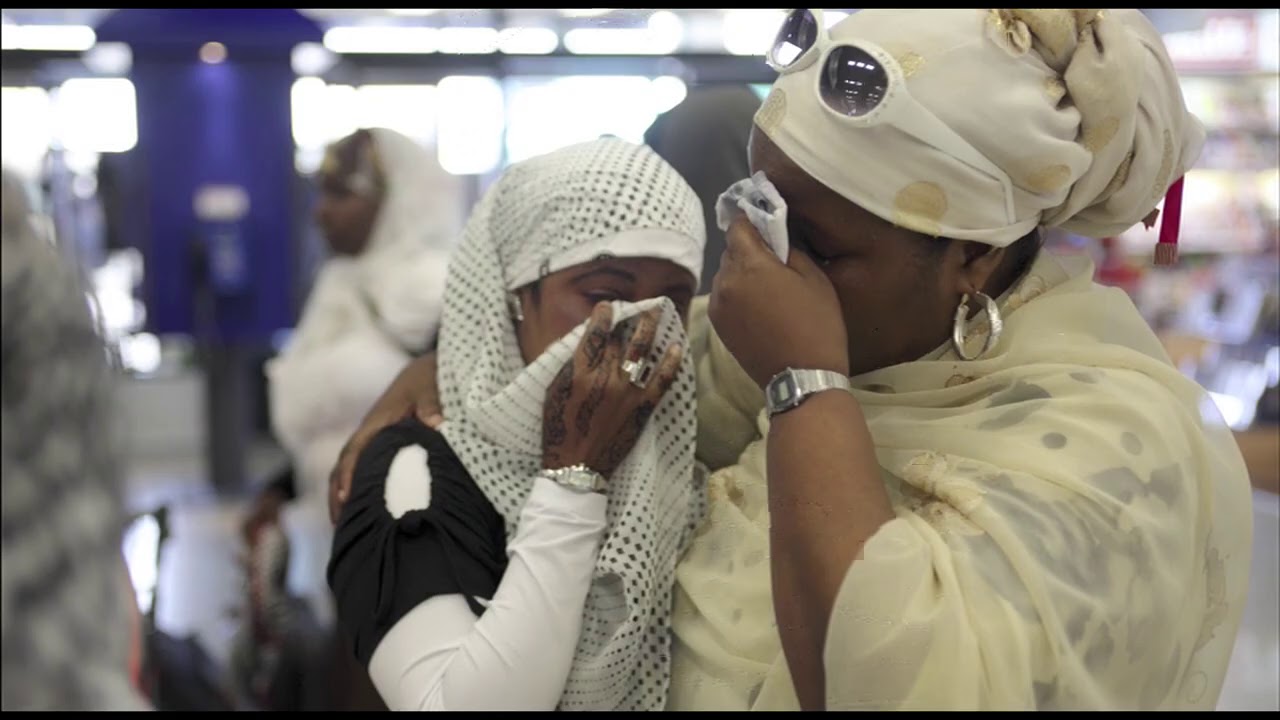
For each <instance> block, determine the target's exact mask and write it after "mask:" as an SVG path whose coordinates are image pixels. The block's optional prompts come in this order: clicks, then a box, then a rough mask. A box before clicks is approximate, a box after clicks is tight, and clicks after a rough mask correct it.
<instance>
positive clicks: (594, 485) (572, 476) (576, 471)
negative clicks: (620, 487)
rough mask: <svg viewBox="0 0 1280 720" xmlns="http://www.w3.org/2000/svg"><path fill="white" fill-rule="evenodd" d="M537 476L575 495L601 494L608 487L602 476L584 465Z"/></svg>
mask: <svg viewBox="0 0 1280 720" xmlns="http://www.w3.org/2000/svg"><path fill="white" fill-rule="evenodd" d="M538 475H539V477H544V478H546V479H548V480H551V481H552V482H554V483H556V484H558V485H560V486H561V487H565V488H568V489H570V490H572V491H574V492H577V493H589V492H596V493H602V492H604V491H605V488H606V487H608V483H607V482H606V481H605V479H604V476H603V475H601V474H600V473H598V472H596V471H595V470H592V469H591V468H589V467H587V466H586V465H570V466H569V467H564V468H556V469H554V470H550V469H548V470H543V471H542V472H541V473H539V474H538Z"/></svg>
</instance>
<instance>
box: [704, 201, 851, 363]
mask: <svg viewBox="0 0 1280 720" xmlns="http://www.w3.org/2000/svg"><path fill="white" fill-rule="evenodd" d="M725 245H726V247H725V251H724V254H723V255H722V256H721V259H720V271H719V272H718V273H716V277H715V281H714V282H713V283H712V286H711V302H710V303H709V305H708V307H707V314H708V316H709V317H710V318H711V324H712V326H714V327H715V329H716V334H718V335H719V336H720V339H721V340H722V341H723V342H724V344H725V347H727V348H728V349H729V352H731V353H733V356H734V358H735V359H736V360H737V361H738V364H739V365H741V366H742V368H743V369H744V370H746V371H747V374H748V375H750V376H751V379H753V380H755V381H756V384H758V385H759V386H760V387H761V388H763V387H765V386H766V385H767V384H768V383H769V380H771V379H772V378H773V376H774V375H777V374H778V373H779V372H782V371H783V370H785V369H786V368H788V367H791V368H796V369H806V370H833V371H835V372H838V373H841V374H843V375H848V374H849V348H848V341H847V339H846V337H847V332H846V330H845V325H844V315H843V313H842V312H841V310H840V302H839V300H838V298H837V297H836V291H835V288H834V287H833V286H832V285H831V281H830V280H829V279H828V278H827V276H826V274H825V273H824V272H823V271H822V269H821V268H819V267H818V265H817V264H816V263H814V261H813V260H812V259H811V258H810V257H809V256H808V255H806V254H804V253H803V252H800V251H798V250H796V249H794V248H793V249H792V251H791V252H790V253H789V257H788V260H787V262H786V264H783V263H782V262H781V261H779V260H778V257H777V256H776V255H774V254H773V252H772V251H770V250H769V248H768V246H767V245H766V244H765V242H764V239H763V238H761V237H760V233H759V232H758V231H757V230H756V229H755V227H754V226H753V225H752V224H751V222H750V221H748V220H747V219H746V218H745V217H743V216H739V217H738V218H737V219H736V220H734V221H733V224H732V225H730V226H729V231H728V232H727V233H726V235H725Z"/></svg>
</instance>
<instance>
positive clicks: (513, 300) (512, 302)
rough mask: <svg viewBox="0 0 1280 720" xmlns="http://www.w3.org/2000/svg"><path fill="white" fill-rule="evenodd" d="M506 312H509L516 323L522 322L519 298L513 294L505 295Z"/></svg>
mask: <svg viewBox="0 0 1280 720" xmlns="http://www.w3.org/2000/svg"><path fill="white" fill-rule="evenodd" d="M507 310H509V311H510V312H511V317H512V318H514V319H515V321H516V322H524V306H522V305H521V304H520V298H519V297H518V296H517V295H516V294H515V293H507Z"/></svg>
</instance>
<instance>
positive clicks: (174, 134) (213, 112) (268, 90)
mask: <svg viewBox="0 0 1280 720" xmlns="http://www.w3.org/2000/svg"><path fill="white" fill-rule="evenodd" d="M97 34H98V39H99V40H100V41H102V42H125V43H128V44H129V45H130V46H131V48H132V51H133V70H132V80H133V83H134V87H135V89H136V92H137V98H138V146H137V152H138V153H139V154H140V155H141V157H140V160H141V162H140V168H141V170H142V171H143V173H144V175H145V177H144V180H143V185H144V187H145V188H146V192H145V196H146V200H145V208H144V209H143V215H144V217H145V220H146V222H145V223H144V227H145V228H146V233H145V237H144V238H143V239H142V241H141V243H140V247H141V250H142V252H143V256H144V257H145V259H146V266H145V267H146V282H145V300H146V305H147V318H148V326H149V327H150V329H151V330H152V331H153V332H157V333H182V334H192V335H195V336H196V337H197V338H198V340H199V341H200V344H201V347H202V350H203V353H202V354H203V356H204V357H203V359H204V362H205V369H206V371H207V373H208V375H209V387H208V395H207V398H206V400H207V405H208V411H209V414H208V417H209V436H210V441H209V448H208V449H209V466H210V468H209V469H210V474H211V476H212V479H213V482H214V484H215V486H217V487H218V488H219V489H222V490H234V489H236V488H238V487H240V486H241V485H242V483H243V482H244V481H245V477H244V461H243V456H244V454H245V450H246V446H247V443H246V442H245V440H246V437H247V431H248V430H249V427H250V425H251V423H252V415H251V403H250V398H249V388H250V387H251V382H250V381H251V377H250V375H249V372H251V369H250V365H249V363H250V353H251V351H252V350H253V349H254V348H261V347H264V346H265V345H266V343H267V341H268V340H269V338H270V337H271V335H272V334H273V333H274V332H275V331H277V330H279V329H280V328H284V327H288V326H290V325H292V324H293V322H292V321H293V318H292V308H291V299H292V294H291V288H292V287H293V278H292V268H293V263H292V262H291V257H292V250H293V238H294V231H295V228H294V224H295V223H294V218H293V211H294V201H293V185H294V169H293V153H294V145H293V137H292V131H291V126H290V117H291V116H290V106H289V101H290V88H291V87H292V84H293V81H294V79H295V77H294V74H293V71H292V69H291V67H290V62H289V57H290V51H291V50H292V49H293V47H294V46H295V45H296V44H297V43H299V42H317V41H319V40H320V39H321V37H322V33H321V30H320V28H319V27H318V26H316V24H315V23H314V22H312V21H311V20H309V19H307V18H306V17H304V16H302V15H300V14H299V13H297V12H296V11H294V10H288V9H251V8H246V9H185V10H156V9H126V10H117V11H115V12H114V13H112V14H111V15H109V16H108V17H107V18H106V19H104V20H103V22H102V23H101V24H100V25H99V27H98V28H97ZM206 43H220V44H221V45H222V46H223V47H224V48H225V51H226V52H225V58H223V59H222V60H221V61H220V62H216V63H210V62H207V60H209V59H215V60H216V59H218V58H217V57H209V56H207V57H206V58H205V59H201V57H200V50H201V48H202V47H203V46H205V44H206ZM211 186H213V187H220V188H222V192H221V195H222V197H224V198H225V197H226V196H227V194H228V193H230V195H232V196H233V197H234V198H240V199H247V201H248V202H247V211H246V212H244V213H243V214H242V215H240V216H236V215H237V214H236V213H234V212H233V213H232V216H230V217H225V216H224V217H221V218H216V219H214V220H211V219H210V218H209V217H203V218H202V217H198V216H197V211H196V196H197V194H199V193H200V192H201V190H202V189H208V188H209V187H211ZM232 205H237V203H232ZM239 205H241V206H242V207H243V203H239Z"/></svg>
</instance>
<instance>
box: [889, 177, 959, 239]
mask: <svg viewBox="0 0 1280 720" xmlns="http://www.w3.org/2000/svg"><path fill="white" fill-rule="evenodd" d="M946 212H947V193H946V192H945V191H944V190H943V189H942V188H941V187H940V186H938V184H937V183H931V182H925V181H921V182H913V183H911V184H910V185H908V186H906V187H904V188H902V189H901V190H899V191H898V196H897V197H895V198H894V199H893V215H894V223H895V224H896V225H898V226H900V227H904V228H907V229H908V230H915V231H916V232H922V233H925V234H926V235H934V236H936V235H938V234H939V233H940V232H941V231H942V226H941V222H940V221H941V220H942V216H943V215H945V214H946Z"/></svg>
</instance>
